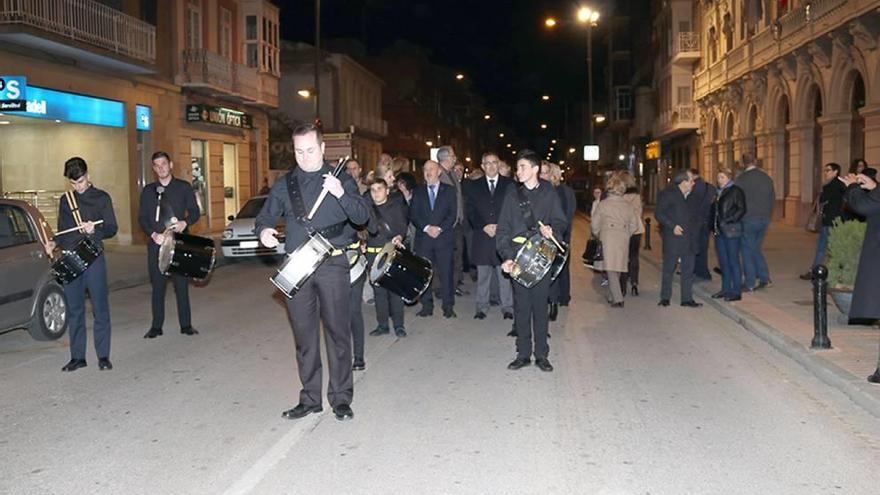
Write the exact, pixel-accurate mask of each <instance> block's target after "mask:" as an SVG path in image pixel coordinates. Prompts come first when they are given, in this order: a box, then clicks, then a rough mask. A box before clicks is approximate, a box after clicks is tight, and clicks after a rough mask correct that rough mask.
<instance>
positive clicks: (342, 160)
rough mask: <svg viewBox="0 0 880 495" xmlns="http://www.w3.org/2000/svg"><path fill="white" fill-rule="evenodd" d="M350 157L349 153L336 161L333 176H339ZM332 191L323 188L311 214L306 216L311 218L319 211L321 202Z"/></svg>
mask: <svg viewBox="0 0 880 495" xmlns="http://www.w3.org/2000/svg"><path fill="white" fill-rule="evenodd" d="M348 159H349V156H348V155H345V157H344V158H340V159H339V162H337V163H336V168H334V169H333V177H338V176H339V173H340V172H341V171H342V169H343V168H344V167H345V162H347V161H348ZM328 192H330V191H329V190H327V189H322V190H321V194H320V195H319V196H318V200H317V201H315V206H313V207H312V211H310V212H309V216H308V217H306V218H307V219H308V220H311V219H312V217H313V216H315V213H316V212H317V211H318V207H319V206H321V203H323V202H324V198H326V197H327V193H328Z"/></svg>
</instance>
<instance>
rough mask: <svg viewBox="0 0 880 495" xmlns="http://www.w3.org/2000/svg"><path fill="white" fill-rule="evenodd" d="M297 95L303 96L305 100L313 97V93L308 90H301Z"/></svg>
mask: <svg viewBox="0 0 880 495" xmlns="http://www.w3.org/2000/svg"><path fill="white" fill-rule="evenodd" d="M296 94H298V95H300V96H302V97H303V98H309V97H311V96H312V92H311V91H309V90H307V89H301V90H299V91H297V92H296Z"/></svg>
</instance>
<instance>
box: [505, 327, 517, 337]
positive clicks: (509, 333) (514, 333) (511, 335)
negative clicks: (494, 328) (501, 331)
mask: <svg viewBox="0 0 880 495" xmlns="http://www.w3.org/2000/svg"><path fill="white" fill-rule="evenodd" d="M507 336H508V337H516V329H515V328H513V329H511V330H510V331H509V332H507Z"/></svg>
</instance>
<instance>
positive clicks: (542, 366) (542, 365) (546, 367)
mask: <svg viewBox="0 0 880 495" xmlns="http://www.w3.org/2000/svg"><path fill="white" fill-rule="evenodd" d="M535 366H537V367H538V369H539V370H541V371H553V365H552V364H550V361H549V360H548V359H547V358H542V359H535Z"/></svg>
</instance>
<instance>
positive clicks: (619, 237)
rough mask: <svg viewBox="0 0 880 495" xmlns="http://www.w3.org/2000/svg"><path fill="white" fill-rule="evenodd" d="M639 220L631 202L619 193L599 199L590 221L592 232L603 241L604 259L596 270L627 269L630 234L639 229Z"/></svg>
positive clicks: (620, 270) (619, 270)
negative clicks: (618, 194)
mask: <svg viewBox="0 0 880 495" xmlns="http://www.w3.org/2000/svg"><path fill="white" fill-rule="evenodd" d="M639 223H640V218H639V216H638V215H636V211H635V209H634V208H633V206H632V204H631V203H630V202H629V201H627V200H626V199H625V198H623V197H622V196H615V195H613V194H611V195H609V196H608V197H607V198H605V199H603V200H602V201H601V202H600V203H599V207H598V208H596V213H595V214H594V216H593V218H592V223H591V228H592V230H593V235H596V236H598V237H599V240H601V241H602V255H603V258H604V259H603V260H602V262H600V263H598V265H600V266H597V267H596V269H597V270H606V271H611V272H626V271H627V265H628V264H629V238H630V236H631V235H633V234H634V233H636V232H637V231H638V229H639Z"/></svg>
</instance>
